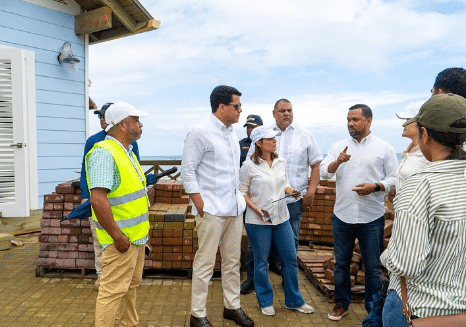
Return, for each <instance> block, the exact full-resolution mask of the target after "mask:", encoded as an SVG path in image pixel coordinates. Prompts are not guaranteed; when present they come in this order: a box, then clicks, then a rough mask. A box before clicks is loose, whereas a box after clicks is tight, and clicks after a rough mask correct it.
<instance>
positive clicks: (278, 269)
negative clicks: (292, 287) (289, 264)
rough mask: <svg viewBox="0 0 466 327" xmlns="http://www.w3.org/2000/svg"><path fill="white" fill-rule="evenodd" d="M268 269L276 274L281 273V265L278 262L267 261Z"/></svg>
mask: <svg viewBox="0 0 466 327" xmlns="http://www.w3.org/2000/svg"><path fill="white" fill-rule="evenodd" d="M269 270H270V271H273V272H274V273H276V274H277V275H279V276H281V274H282V265H281V264H280V262H273V263H269Z"/></svg>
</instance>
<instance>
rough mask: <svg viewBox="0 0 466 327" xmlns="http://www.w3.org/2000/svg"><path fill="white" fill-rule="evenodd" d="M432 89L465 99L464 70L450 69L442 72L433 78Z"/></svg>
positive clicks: (465, 75)
mask: <svg viewBox="0 0 466 327" xmlns="http://www.w3.org/2000/svg"><path fill="white" fill-rule="evenodd" d="M434 88H435V89H437V90H438V89H442V90H443V91H444V92H445V93H454V94H458V95H461V96H462V97H463V98H466V69H464V68H459V67H452V68H447V69H444V70H442V71H441V72H440V73H438V75H437V77H436V78H435V83H434Z"/></svg>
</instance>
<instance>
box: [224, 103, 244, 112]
mask: <svg viewBox="0 0 466 327" xmlns="http://www.w3.org/2000/svg"><path fill="white" fill-rule="evenodd" d="M227 106H233V107H234V108H235V109H236V110H238V109H239V108H241V103H237V104H228V105H227Z"/></svg>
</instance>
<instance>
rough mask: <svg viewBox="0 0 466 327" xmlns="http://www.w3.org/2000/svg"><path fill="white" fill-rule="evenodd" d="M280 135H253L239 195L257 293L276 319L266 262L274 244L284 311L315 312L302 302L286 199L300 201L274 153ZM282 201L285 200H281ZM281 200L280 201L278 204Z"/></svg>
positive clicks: (268, 131)
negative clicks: (249, 157) (251, 254)
mask: <svg viewBox="0 0 466 327" xmlns="http://www.w3.org/2000/svg"><path fill="white" fill-rule="evenodd" d="M278 133H279V132H277V131H273V130H272V129H269V128H266V127H263V126H260V127H256V128H255V129H254V130H253V131H252V132H251V139H252V142H254V143H255V145H256V147H255V152H254V154H253V155H252V156H251V160H246V161H245V162H244V163H243V166H242V167H241V169H240V174H239V178H240V191H241V193H242V194H243V195H244V198H245V199H246V204H247V209H246V216H245V223H246V232H247V233H248V238H249V242H251V244H252V248H253V252H254V289H255V291H256V296H257V300H258V302H259V305H260V307H261V309H262V313H263V314H265V315H270V316H272V315H274V314H275V309H274V307H273V291H272V287H271V285H270V282H269V275H268V268H267V264H268V263H267V261H268V257H269V252H270V248H271V245H272V242H273V244H274V246H275V248H276V249H277V250H278V253H279V256H280V260H281V261H282V276H283V286H284V290H285V307H286V308H287V309H291V310H297V311H299V312H303V313H312V312H314V309H313V308H312V307H311V306H310V305H308V304H306V303H305V302H304V300H303V297H302V295H301V292H300V291H299V287H298V265H297V263H296V247H295V243H294V234H293V230H292V229H291V224H290V222H289V216H290V215H289V213H288V209H287V207H286V201H284V199H282V198H284V197H285V196H294V197H298V196H299V195H300V193H299V192H298V190H296V189H294V188H292V187H291V186H290V185H289V183H288V178H287V176H286V165H285V160H284V159H283V158H279V157H278V154H277V153H276V152H275V151H276V149H277V141H276V140H275V136H276V135H277V134H278ZM279 199H282V200H279ZM276 200H279V201H276Z"/></svg>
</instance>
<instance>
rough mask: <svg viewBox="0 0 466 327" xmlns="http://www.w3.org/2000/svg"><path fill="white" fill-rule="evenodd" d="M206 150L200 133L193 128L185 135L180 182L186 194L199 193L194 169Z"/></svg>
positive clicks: (204, 141)
mask: <svg viewBox="0 0 466 327" xmlns="http://www.w3.org/2000/svg"><path fill="white" fill-rule="evenodd" d="M205 149H206V140H205V138H204V135H203V133H202V131H201V130H200V129H198V128H194V129H193V130H192V131H191V132H189V133H188V135H186V140H185V142H184V149H183V160H182V162H181V180H182V181H183V186H184V188H185V190H186V193H188V194H193V193H199V192H200V188H199V184H198V181H197V178H196V169H197V166H198V165H199V163H200V162H201V159H202V156H203V154H204V152H205Z"/></svg>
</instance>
